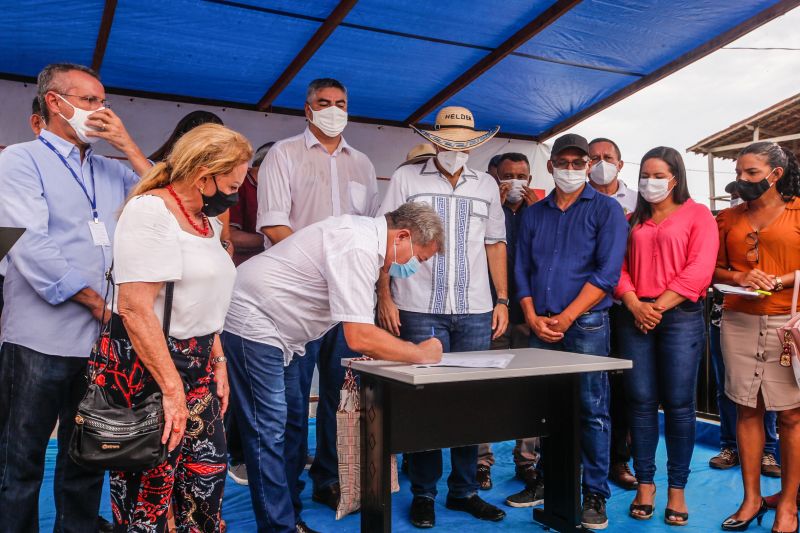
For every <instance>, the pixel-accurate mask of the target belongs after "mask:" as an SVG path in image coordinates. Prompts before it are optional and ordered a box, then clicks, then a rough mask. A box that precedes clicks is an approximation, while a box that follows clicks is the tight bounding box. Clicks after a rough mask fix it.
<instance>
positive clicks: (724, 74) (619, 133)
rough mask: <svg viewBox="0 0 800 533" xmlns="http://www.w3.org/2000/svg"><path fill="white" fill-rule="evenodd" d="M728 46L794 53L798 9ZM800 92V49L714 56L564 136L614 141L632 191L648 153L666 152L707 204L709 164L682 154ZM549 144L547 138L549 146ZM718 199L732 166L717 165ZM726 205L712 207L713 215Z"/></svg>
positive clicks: (798, 42) (799, 29)
mask: <svg viewBox="0 0 800 533" xmlns="http://www.w3.org/2000/svg"><path fill="white" fill-rule="evenodd" d="M727 46H738V47H742V46H746V47H756V48H759V47H788V48H798V49H800V8H795V9H793V10H792V11H790V12H788V13H787V14H785V15H783V16H781V17H778V18H776V19H774V20H772V21H770V22H768V23H767V24H764V25H763V26H761V27H760V28H757V29H756V30H754V31H752V32H750V33H749V34H747V35H745V36H744V37H742V38H740V39H739V40H737V41H734V42H732V43H730V44H729V45H727ZM798 92H800V50H797V51H783V50H769V51H765V50H725V49H724V48H723V49H720V50H717V51H716V52H714V53H712V54H709V55H708V56H706V57H704V58H703V59H701V60H699V61H696V62H694V63H692V64H691V65H689V66H687V67H684V68H683V69H682V70H679V71H678V72H676V73H674V74H672V75H671V76H668V77H666V78H665V79H663V80H661V81H659V82H657V83H654V84H653V85H651V86H649V87H647V88H645V89H643V90H641V91H639V92H638V93H635V94H633V95H632V96H629V97H628V98H626V99H625V100H622V101H621V102H619V103H617V104H615V105H613V106H611V107H609V108H607V109H605V110H603V111H601V112H600V113H598V114H596V115H594V116H593V117H589V118H588V119H586V120H584V121H583V122H581V123H579V124H577V125H576V126H574V127H573V128H571V130H570V131H572V132H575V133H579V134H581V135H583V136H585V137H586V138H587V139H589V140H591V139H592V138H594V137H607V138H610V139H613V140H614V141H616V142H617V144H618V145H619V146H620V149H621V151H622V159H623V160H624V161H625V166H624V167H623V169H622V172H621V173H620V177H621V178H622V179H623V180H624V181H625V183H626V184H627V185H629V186H632V187H633V188H636V184H637V181H638V168H639V167H638V165H639V163H640V161H641V157H642V155H644V154H645V153H646V152H647V151H648V150H649V149H650V148H653V147H656V146H671V147H673V148H675V149H677V150H678V151H679V152H680V153H681V154H682V155H683V158H684V162H685V164H686V168H687V171H688V172H687V175H688V180H689V191H690V193H691V195H692V198H693V199H694V200H695V201H697V202H699V203H704V204H706V205H708V203H709V202H708V196H709V192H708V170H707V169H708V162H707V160H706V157H705V156H699V155H696V154H690V153H686V149H687V148H688V147H690V146H692V145H694V144H695V143H697V142H698V141H700V140H702V139H704V138H706V137H708V136H709V135H712V134H714V133H716V132H718V131H720V130H722V129H724V128H727V127H728V126H730V125H732V124H734V123H736V122H739V121H740V120H743V119H745V118H747V117H749V116H751V115H753V114H755V113H757V112H759V111H761V110H763V109H765V108H767V107H769V106H771V105H773V104H775V103H777V102H779V101H781V100H784V99H786V98H788V97H790V96H793V95H795V94H797V93H798ZM550 143H552V139H551V140H549V141H548V144H550ZM714 166H715V175H716V180H715V181H716V186H717V194H718V195H719V194H724V191H722V189H723V188H724V187H725V185H726V184H727V183H728V182H730V181H732V180H733V179H734V178H735V174H734V163H733V162H732V161H728V160H724V159H715V160H714ZM726 206H727V203H725V202H717V208H718V209H719V208H722V207H726Z"/></svg>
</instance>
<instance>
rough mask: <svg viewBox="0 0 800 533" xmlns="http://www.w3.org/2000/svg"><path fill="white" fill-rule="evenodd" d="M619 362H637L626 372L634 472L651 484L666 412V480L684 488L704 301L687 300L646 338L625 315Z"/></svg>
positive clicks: (691, 439)
mask: <svg viewBox="0 0 800 533" xmlns="http://www.w3.org/2000/svg"><path fill="white" fill-rule="evenodd" d="M617 328H618V329H619V332H620V339H621V351H622V353H621V357H624V358H626V359H630V360H631V361H633V368H632V369H631V370H628V371H626V372H625V393H626V395H627V398H628V409H629V414H630V425H631V452H632V455H633V468H634V470H635V471H636V479H637V480H638V481H639V483H653V477H654V476H655V473H656V462H655V456H656V447H657V446H658V406H659V404H660V405H661V406H663V408H664V440H665V441H666V445H667V481H668V483H669V486H670V488H676V489H682V488H684V487H685V486H686V481H687V480H688V478H689V463H691V460H692V452H693V450H694V435H695V423H696V418H697V415H696V412H695V396H696V394H697V373H698V371H699V368H700V360H701V358H702V357H703V349H704V341H705V329H706V328H705V322H704V319H703V303H702V301H700V302H697V303H692V302H690V301H686V302H684V303H682V304H680V305H678V306H677V307H675V308H673V309H670V310H669V311H667V312H665V313H664V314H663V316H662V319H661V322H660V323H659V324H658V325H657V326H656V327H655V329H653V330H651V331H649V332H648V333H647V334H646V335H645V334H644V333H642V332H641V331H639V329H638V328H637V327H636V325H635V324H634V318H633V315H632V314H631V313H630V312H629V311H626V312H625V313H624V314H622V316H621V319H620V320H619V322H618V323H617Z"/></svg>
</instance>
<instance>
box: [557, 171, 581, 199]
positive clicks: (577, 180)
mask: <svg viewBox="0 0 800 533" xmlns="http://www.w3.org/2000/svg"><path fill="white" fill-rule="evenodd" d="M553 180H555V182H556V187H558V188H559V189H561V191H562V192H565V193H567V194H569V193H571V192H575V191H577V190H578V189H580V188H581V186H583V184H584V183H586V171H585V170H569V169H566V168H554V169H553Z"/></svg>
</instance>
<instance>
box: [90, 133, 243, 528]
mask: <svg viewBox="0 0 800 533" xmlns="http://www.w3.org/2000/svg"><path fill="white" fill-rule="evenodd" d="M251 156H252V148H251V147H250V143H248V141H247V140H246V139H245V138H244V137H243V136H242V135H241V134H239V133H236V132H234V131H232V130H229V129H227V128H225V127H223V126H220V125H216V124H207V125H203V126H199V127H197V128H195V129H193V130H192V131H190V132H189V133H187V134H186V135H184V136H183V137H181V139H180V140H179V141H178V142H177V144H176V145H175V147H174V149H173V150H172V152H171V153H170V154H169V155H168V156H167V159H166V160H165V161H164V162H161V163H158V164H156V165H155V166H154V167H153V168H152V169H151V170H150V171H149V172H148V173H147V174H146V175H145V176H144V177H143V179H142V181H141V183H140V184H139V185H138V187H137V188H136V189H135V190H134V192H133V193H132V195H131V198H130V199H129V201H128V203H127V204H126V205H125V208H124V209H123V211H122V215H121V216H120V219H119V223H118V224H117V229H116V233H115V235H114V282H115V283H116V284H117V286H118V290H117V292H118V300H117V312H118V313H119V316H120V317H121V318H122V323H123V324H124V326H125V327H124V331H121V330H122V328H119V327H117V328H114V326H113V322H112V339H114V341H115V342H119V343H120V344H119V348H120V349H119V353H120V354H121V355H120V359H122V358H123V357H126V358H128V359H129V360H130V361H134V364H133V365H132V369H131V370H128V369H126V371H125V375H124V376H121V377H116V376H115V378H114V379H106V384H105V387H106V389H107V391H108V393H109V394H110V395H112V397H113V396H115V395H116V396H117V397H120V398H124V399H125V400H127V401H129V402H130V401H133V402H135V401H136V400H135V399H136V396H137V395H146V394H148V393H150V392H152V391H153V390H155V388H156V387H157V389H160V391H161V393H162V395H163V406H164V422H165V428H164V434H163V436H162V442H165V443H168V449H169V454H168V458H167V460H166V461H165V462H164V463H162V464H161V465H158V466H156V467H155V468H152V469H150V470H147V471H143V472H112V473H111V499H112V506H113V509H114V520H115V522H116V524H117V525H118V526H124V527H126V528H127V529H128V530H137V531H138V530H140V529H141V530H145V529H147V530H148V531H149V530H150V528H153V530H156V531H162V530H164V529H165V525H166V520H167V509H168V507H169V505H170V501H172V500H174V503H175V508H174V511H175V520H176V525H177V526H178V529H180V530H182V527H186V528H189V527H191V528H192V530H193V531H195V530H199V531H218V529H219V522H220V506H221V502H222V492H223V486H224V484H225V469H226V464H227V461H226V458H227V452H226V446H225V431H224V428H223V424H222V415H223V414H224V413H225V410H226V408H227V405H228V377H227V371H226V368H225V357H224V356H223V352H222V347H221V345H220V342H219V336H218V333H219V332H220V331H221V329H222V326H223V323H224V319H225V314H226V313H227V310H228V305H229V303H230V298H231V292H232V290H233V283H234V279H235V276H236V269H235V268H234V265H233V262H232V261H231V258H230V256H229V255H228V254H227V253H226V252H225V250H224V249H223V247H222V245H221V243H220V239H219V232H220V229H221V224H220V222H219V221H218V220H217V218H216V215H218V214H219V213H222V212H223V211H224V210H226V209H227V208H228V207H230V205H232V204H233V203H236V201H237V196H238V195H237V190H238V189H239V186H240V185H241V184H242V181H243V180H244V178H245V173H246V172H247V166H248V162H249V160H250V157H251ZM168 282H174V292H173V300H172V312H171V320H170V324H169V338H168V339H165V336H164V332H163V329H162V327H163V326H162V321H163V314H164V305H165V292H166V286H167V283H168ZM120 333H121V335H122V341H118V339H119V338H120V336H118V334H120ZM125 333H127V335H125ZM137 360H138V363H137V362H136V361H137ZM142 366H143V367H144V368H143V369H142Z"/></svg>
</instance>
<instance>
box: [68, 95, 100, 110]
mask: <svg viewBox="0 0 800 533" xmlns="http://www.w3.org/2000/svg"><path fill="white" fill-rule="evenodd" d="M57 94H60V95H61V96H71V97H72V98H77V99H78V101H80V103H81V104H83V105H84V106H86V107H89V108H90V109H99V108H100V107H111V102H109V101H108V100H106V99H105V98H98V97H96V96H81V95H79V94H69V93H57Z"/></svg>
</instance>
